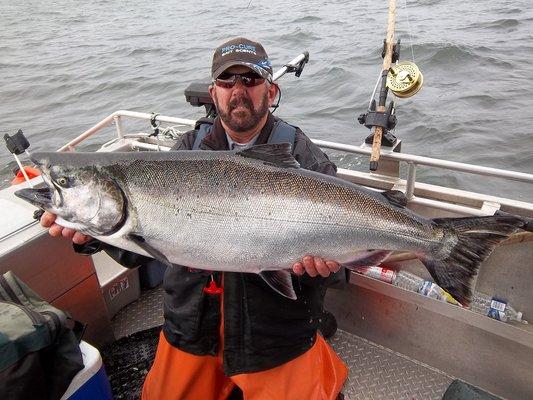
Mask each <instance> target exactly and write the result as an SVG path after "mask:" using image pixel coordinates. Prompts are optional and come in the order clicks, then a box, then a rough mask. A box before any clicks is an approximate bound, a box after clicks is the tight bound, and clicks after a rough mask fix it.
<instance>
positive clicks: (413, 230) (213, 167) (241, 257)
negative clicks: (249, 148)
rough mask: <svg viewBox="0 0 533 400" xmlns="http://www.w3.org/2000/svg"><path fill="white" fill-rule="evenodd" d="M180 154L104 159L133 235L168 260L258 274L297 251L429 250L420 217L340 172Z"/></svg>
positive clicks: (345, 254) (343, 254)
mask: <svg viewBox="0 0 533 400" xmlns="http://www.w3.org/2000/svg"><path fill="white" fill-rule="evenodd" d="M184 153H192V154H191V155H190V156H189V157H188V156H187V154H184V155H183V156H182V157H180V158H179V159H177V160H172V161H157V162H150V161H141V160H139V161H135V162H133V163H130V164H128V165H115V166H112V167H108V168H110V169H111V174H112V175H113V176H116V177H118V180H119V181H120V182H121V186H122V187H123V188H124V191H125V193H126V196H127V197H128V199H129V203H130V215H132V216H134V219H135V220H136V222H135V225H136V227H135V228H134V230H135V233H137V234H139V235H142V236H143V237H144V238H145V240H146V241H147V242H148V243H149V244H151V245H152V246H154V247H155V248H157V249H158V250H159V251H161V252H163V253H164V254H165V255H166V256H167V257H168V258H169V260H170V261H172V262H173V263H177V264H182V265H189V266H195V267H198V268H206V269H211V270H229V271H247V272H252V271H254V272H257V271H260V270H263V269H284V268H287V267H288V266H290V265H292V263H294V262H295V261H297V260H299V259H301V257H303V256H304V255H306V254H311V255H317V256H321V257H324V258H327V259H335V260H338V261H339V262H346V261H349V260H350V259H353V257H354V255H355V254H356V253H357V252H358V251H360V250H366V249H390V250H395V249H398V250H418V251H424V250H425V251H428V248H429V246H431V245H432V243H434V241H435V239H434V238H433V236H435V235H434V232H433V231H432V228H431V226H430V224H429V222H428V221H427V220H423V219H421V218H418V217H415V216H413V215H412V214H411V213H410V212H409V211H408V210H402V209H399V208H396V207H392V206H390V205H388V204H387V203H386V201H385V200H381V199H380V197H378V196H379V195H374V194H373V193H367V192H366V191H363V190H362V189H359V188H358V187H357V186H355V185H351V184H348V183H345V182H344V181H341V180H339V179H336V178H332V177H329V176H326V175H321V174H317V173H312V172H308V171H305V170H296V169H292V168H285V169H281V168H276V167H272V166H270V165H267V164H265V163H264V162H262V161H258V160H253V159H248V158H244V157H240V156H236V155H228V154H227V153H226V154H221V155H218V156H217V155H213V154H212V153H207V152H199V153H200V154H199V153H195V152H184ZM201 153H205V154H206V155H205V156H202V155H201Z"/></svg>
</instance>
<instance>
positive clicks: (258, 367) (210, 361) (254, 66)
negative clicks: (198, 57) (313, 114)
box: [42, 38, 347, 400]
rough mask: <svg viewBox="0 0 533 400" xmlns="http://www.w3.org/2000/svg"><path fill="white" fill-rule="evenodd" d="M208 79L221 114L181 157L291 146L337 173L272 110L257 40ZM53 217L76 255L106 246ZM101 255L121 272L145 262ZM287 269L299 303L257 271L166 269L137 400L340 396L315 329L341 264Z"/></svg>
mask: <svg viewBox="0 0 533 400" xmlns="http://www.w3.org/2000/svg"><path fill="white" fill-rule="evenodd" d="M212 78H213V83H212V85H211V86H210V88H209V92H210V94H211V97H212V99H213V101H214V102H215V105H216V109H217V111H218V117H217V118H215V120H214V121H213V124H212V125H210V124H207V125H202V126H200V127H199V129H196V130H194V131H190V132H188V133H186V134H185V136H184V137H183V139H182V141H181V144H180V145H179V146H178V147H177V149H178V150H191V149H200V150H228V149H230V150H231V149H244V148H248V147H250V146H252V145H257V144H264V143H273V142H276V141H287V139H288V141H289V142H292V143H291V144H293V155H294V157H295V158H296V160H297V161H298V162H299V163H300V165H301V167H302V168H307V169H311V170H314V171H318V172H322V173H327V174H331V175H334V174H335V171H336V168H335V165H334V164H333V163H331V162H330V161H329V159H328V158H327V156H326V155H325V154H324V153H322V151H320V149H318V147H316V146H315V145H314V144H313V143H312V142H311V141H310V140H309V139H308V138H307V137H306V136H305V135H304V134H303V133H302V132H301V131H300V130H299V129H297V128H294V127H291V126H290V125H288V124H286V123H284V122H283V121H281V120H279V119H278V118H275V117H274V116H273V115H272V114H271V113H270V112H269V107H270V106H272V104H273V103H274V101H275V99H276V97H277V95H278V87H277V85H275V84H274V83H273V82H272V68H271V65H270V62H269V60H268V57H267V54H266V52H265V50H264V48H263V47H262V46H261V45H260V44H259V43H256V42H252V41H250V40H248V39H245V38H236V39H233V40H231V41H229V42H227V43H224V44H222V45H221V46H219V47H218V48H217V49H216V50H215V53H214V56H213V65H212ZM54 218H55V217H54V216H53V215H51V214H49V213H46V214H45V215H44V216H43V219H42V224H43V225H44V226H49V227H50V234H52V235H54V236H59V235H62V236H65V237H70V238H72V240H73V241H74V243H77V244H78V246H77V248H78V250H79V251H82V252H85V253H91V252H93V251H94V250H97V249H99V248H103V247H105V246H104V245H102V244H101V243H97V244H96V247H94V246H95V244H94V243H92V244H91V242H88V243H86V242H87V239H88V238H87V237H86V236H84V235H82V234H81V233H79V232H74V231H72V230H68V229H63V228H61V227H59V226H57V225H56V224H54V222H53V221H54ZM80 245H81V246H80ZM107 251H108V252H109V253H110V254H112V255H113V256H114V257H115V258H116V259H117V260H119V261H120V262H121V263H122V264H124V265H126V266H135V265H139V263H140V260H141V259H142V257H141V256H135V255H132V253H128V252H124V251H122V250H118V249H107ZM190 267H193V268H194V266H190ZM292 267H293V271H294V273H295V275H296V276H295V277H294V278H293V283H294V288H295V292H296V295H297V300H290V299H288V298H285V297H283V296H281V295H280V294H278V293H276V292H275V291H274V290H272V289H271V288H270V287H269V286H268V285H267V284H266V283H265V282H264V281H263V279H262V278H261V277H259V276H257V275H255V274H245V273H236V272H226V273H209V272H205V271H196V270H194V269H191V268H186V267H182V266H173V267H169V269H168V270H167V272H166V274H165V279H164V283H163V285H164V289H165V295H164V301H165V310H164V313H165V323H164V325H163V331H162V333H161V336H160V341H159V345H158V349H157V353H156V357H155V360H154V364H153V366H152V368H151V370H150V372H149V374H148V376H147V378H146V381H145V384H144V387H143V399H144V400H152V399H187V400H188V399H191V400H196V399H213V400H215V399H217V400H218V399H226V398H228V396H229V395H230V393H231V392H232V391H234V389H235V388H236V387H238V388H239V389H240V390H241V391H242V392H243V394H244V398H245V399H247V400H248V399H251V400H266V399H275V400H282V399H290V400H292V399H295V400H298V399H302V400H309V399H336V398H337V396H338V394H339V392H340V389H341V387H342V385H343V383H344V380H345V379H346V376H347V369H346V367H345V366H344V364H343V363H342V362H341V361H340V359H339V358H338V356H337V355H336V354H335V352H334V351H333V350H332V349H331V347H330V346H329V345H328V344H327V343H326V342H325V340H324V339H323V338H322V337H321V336H320V335H319V334H317V328H318V326H319V324H320V318H321V317H322V315H323V300H324V293H325V287H326V283H327V282H326V277H328V276H329V275H330V273H331V272H336V271H338V269H339V268H340V267H339V265H338V263H336V262H335V261H333V260H323V259H321V258H319V257H312V256H306V257H304V259H303V260H300V261H298V262H296V263H295V264H294V265H293V266H292Z"/></svg>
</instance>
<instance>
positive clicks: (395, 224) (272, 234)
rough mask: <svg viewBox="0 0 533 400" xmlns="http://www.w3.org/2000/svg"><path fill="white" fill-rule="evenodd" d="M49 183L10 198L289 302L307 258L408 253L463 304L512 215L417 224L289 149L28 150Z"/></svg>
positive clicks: (363, 259) (355, 259)
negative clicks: (297, 269) (249, 276)
mask: <svg viewBox="0 0 533 400" xmlns="http://www.w3.org/2000/svg"><path fill="white" fill-rule="evenodd" d="M32 158H33V160H34V162H36V163H37V165H38V166H39V168H40V169H41V171H42V172H43V178H44V180H45V182H46V183H47V186H48V187H46V188H43V189H23V190H20V191H18V192H17V193H16V194H17V195H18V196H19V197H21V198H23V199H25V200H27V201H29V202H31V203H32V204H34V205H36V206H38V207H41V208H43V209H45V210H48V211H50V212H52V213H54V214H57V215H58V216H59V219H58V220H57V222H58V223H59V224H60V225H63V226H66V227H71V228H74V229H76V230H78V231H81V232H83V233H86V234H89V235H91V236H93V237H95V238H97V239H99V240H101V241H103V242H106V243H109V244H111V245H114V246H117V247H121V248H124V249H127V250H131V251H133V252H137V253H140V254H144V255H150V256H152V257H154V258H157V259H159V260H161V261H163V262H166V263H172V264H179V265H185V266H190V267H194V268H200V269H207V270H214V271H238V272H250V273H257V274H261V276H262V277H263V278H264V279H265V281H266V282H267V283H268V284H269V285H270V286H272V287H273V288H274V289H275V290H277V291H278V292H280V293H281V294H283V295H285V296H287V297H290V298H295V293H294V291H293V287H292V280H291V276H290V273H289V272H288V271H289V270H290V268H291V266H292V264H293V263H294V262H296V261H298V260H300V259H301V258H302V257H303V256H305V255H308V254H309V255H314V256H319V257H322V258H324V259H331V260H337V261H338V262H339V263H341V264H343V265H345V266H347V267H349V268H352V269H353V268H356V267H359V266H363V265H377V264H379V263H380V262H381V261H383V259H384V258H386V257H387V256H388V255H389V254H390V252H392V251H395V250H403V251H410V252H413V253H415V254H416V255H417V256H418V257H419V258H420V260H421V261H422V262H423V263H424V265H425V266H426V267H427V269H428V270H429V272H430V273H431V276H432V277H433V278H434V279H435V282H436V283H437V284H438V285H440V286H441V287H442V288H444V289H445V290H446V291H448V292H449V293H450V294H451V295H452V296H453V297H454V298H456V299H457V300H458V301H460V302H461V303H463V304H468V302H469V300H470V296H471V288H470V285H471V280H472V277H473V276H474V275H475V274H476V273H477V270H478V268H479V265H480V263H481V262H482V261H483V260H484V259H485V258H486V257H487V256H488V255H489V254H490V253H491V251H492V250H493V249H494V247H495V246H496V245H497V244H498V243H499V242H500V241H501V240H503V239H505V238H506V237H507V236H508V235H510V234H511V233H513V232H515V231H516V230H517V229H518V228H520V227H521V226H523V225H524V221H523V220H521V219H520V218H518V217H514V216H490V217H477V218H476V217H474V218H453V219H433V220H431V219H426V218H423V217H421V216H419V215H417V214H415V213H413V212H412V211H410V210H409V209H407V208H405V207H404V206H403V205H402V204H401V201H395V200H394V197H392V196H389V197H390V199H389V198H387V197H386V195H387V194H385V196H384V195H382V194H380V193H377V192H372V191H369V190H367V189H365V188H363V187H361V186H358V185H355V184H352V183H349V182H346V181H344V180H341V179H339V178H335V177H331V176H327V175H323V174H319V173H316V172H312V171H308V170H304V169H301V168H299V165H298V163H297V162H296V161H295V159H294V158H293V157H292V155H291V154H290V147H289V145H288V144H277V145H260V146H254V147H252V148H250V149H247V150H244V151H239V152H230V151H215V152H211V151H179V152H131V153H55V152H54V153H35V154H34V155H33V157H32Z"/></svg>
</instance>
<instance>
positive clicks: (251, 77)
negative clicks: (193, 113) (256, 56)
mask: <svg viewBox="0 0 533 400" xmlns="http://www.w3.org/2000/svg"><path fill="white" fill-rule="evenodd" d="M237 79H240V81H241V82H242V84H243V85H244V86H245V87H254V86H258V85H261V84H262V83H264V82H265V78H262V77H260V76H259V75H257V74H255V73H253V72H247V73H245V74H222V75H220V76H219V77H218V78H217V79H215V85H217V86H220V87H222V88H225V89H230V88H232V87H233V86H235V84H236V83H237Z"/></svg>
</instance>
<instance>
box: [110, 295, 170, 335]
mask: <svg viewBox="0 0 533 400" xmlns="http://www.w3.org/2000/svg"><path fill="white" fill-rule="evenodd" d="M111 323H112V326H113V331H114V332H115V338H116V339H120V338H121V337H124V336H127V335H130V334H132V333H135V332H139V331H144V330H145V329H149V328H153V327H155V326H160V325H162V324H163V288H162V287H161V286H159V287H157V288H155V289H151V290H144V291H143V292H142V293H141V297H140V298H139V299H138V300H136V301H134V302H133V303H131V304H128V305H127V306H126V307H124V308H123V309H122V310H120V311H119V313H118V314H117V315H115V317H114V318H113V320H112V321H111Z"/></svg>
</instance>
